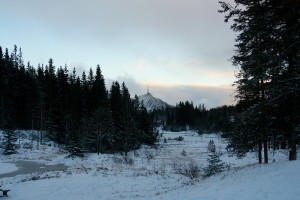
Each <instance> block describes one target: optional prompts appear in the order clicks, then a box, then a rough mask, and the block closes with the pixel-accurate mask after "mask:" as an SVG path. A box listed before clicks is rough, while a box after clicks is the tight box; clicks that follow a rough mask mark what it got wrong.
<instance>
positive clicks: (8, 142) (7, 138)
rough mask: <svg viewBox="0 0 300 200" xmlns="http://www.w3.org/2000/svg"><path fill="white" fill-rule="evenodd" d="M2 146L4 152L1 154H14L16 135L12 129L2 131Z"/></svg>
mask: <svg viewBox="0 0 300 200" xmlns="http://www.w3.org/2000/svg"><path fill="white" fill-rule="evenodd" d="M3 137H4V138H3V146H4V152H3V154H14V153H16V146H17V145H16V143H15V142H16V141H17V139H18V138H17V135H16V133H15V131H14V130H13V129H5V130H4V131H3Z"/></svg>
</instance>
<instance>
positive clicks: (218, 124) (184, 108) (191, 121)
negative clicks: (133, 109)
mask: <svg viewBox="0 0 300 200" xmlns="http://www.w3.org/2000/svg"><path fill="white" fill-rule="evenodd" d="M152 116H153V121H154V124H156V125H163V128H164V129H165V130H170V131H182V130H188V129H191V130H197V131H198V133H199V134H203V133H212V132H222V133H226V132H229V131H231V130H232V128H233V127H232V125H233V119H234V116H235V106H227V105H224V106H220V107H216V108H211V109H206V108H205V106H204V104H202V105H199V106H194V104H193V102H189V101H185V102H179V103H178V104H176V106H175V107H166V108H165V109H161V110H154V111H153V112H152Z"/></svg>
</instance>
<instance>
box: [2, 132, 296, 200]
mask: <svg viewBox="0 0 300 200" xmlns="http://www.w3.org/2000/svg"><path fill="white" fill-rule="evenodd" d="M179 136H182V137H184V140H183V141H180V142H179V141H176V140H173V139H174V138H176V137H179ZM163 138H166V139H168V140H167V143H164V140H163ZM209 140H214V142H215V144H216V149H217V151H218V153H219V154H220V155H221V159H222V161H224V162H225V163H226V164H227V165H228V166H230V167H229V170H228V171H225V172H223V173H221V174H219V175H216V176H213V177H210V178H207V179H202V178H201V177H199V178H196V179H194V180H192V179H190V178H189V177H186V176H184V175H180V174H177V173H175V170H174V167H173V166H174V163H175V164H176V163H179V164H180V165H182V166H183V165H186V166H189V164H190V163H194V164H196V165H197V166H198V167H199V168H200V175H201V173H202V171H203V170H202V169H203V168H205V167H206V165H207V161H206V159H207V145H208V142H209ZM29 142H30V141H29V140H27V139H23V140H22V141H21V144H25V143H29ZM32 144H33V149H22V150H19V153H18V154H15V155H9V156H5V155H0V169H1V170H0V173H1V174H3V173H6V172H8V171H4V170H8V169H10V168H11V169H13V167H14V166H13V165H9V164H7V162H11V161H22V160H27V161H36V162H39V163H43V164H52V165H53V164H58V163H63V164H65V165H67V166H68V169H67V170H64V171H52V172H47V173H41V172H37V173H33V174H26V175H18V176H15V177H6V178H2V179H0V185H2V187H3V188H7V189H10V190H11V191H10V192H9V193H8V195H9V198H11V199H17V200H18V199H20V200H21V199H22V200H27V199H28V200H29V199H43V200H50V199H56V200H60V199H64V200H76V199H107V200H108V199H114V200H116V199H172V200H175V199H178V200H179V199H187V200H189V199H207V200H209V199H222V200H223V199H224V200H227V199H230V200H233V199H251V200H252V199H263V200H269V199H272V200H276V199H278V200H279V199H280V200H282V199H289V200H296V199H299V196H300V190H299V183H300V162H299V161H294V162H289V161H287V152H286V151H277V152H276V153H275V156H273V154H272V152H270V160H271V161H272V160H274V161H275V162H274V163H271V164H268V165H254V164H255V163H256V162H257V158H256V155H255V153H249V154H248V155H247V156H246V157H245V158H243V159H237V158H236V157H235V156H231V155H229V154H228V153H227V151H226V150H225V147H226V141H224V140H223V139H222V138H220V137H219V136H218V135H217V134H211V135H202V136H199V135H197V134H196V133H194V132H191V131H189V132H180V133H171V132H164V133H163V137H162V138H161V140H160V143H159V145H158V146H157V147H156V148H150V147H147V146H145V147H143V148H141V149H140V150H138V151H135V152H131V153H130V155H129V158H128V159H127V162H125V159H124V156H122V155H120V154H115V155H109V154H103V155H96V154H89V155H87V156H86V157H85V158H83V159H80V158H77V159H74V160H72V159H70V158H65V157H66V156H67V153H66V152H64V151H63V150H61V149H60V148H58V147H57V146H54V145H53V144H51V146H50V143H48V144H45V145H39V149H38V150H37V146H36V143H32ZM2 168H3V170H2ZM14 169H15V168H14Z"/></svg>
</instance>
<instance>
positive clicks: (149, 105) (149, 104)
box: [139, 92, 170, 111]
mask: <svg viewBox="0 0 300 200" xmlns="http://www.w3.org/2000/svg"><path fill="white" fill-rule="evenodd" d="M139 100H140V103H142V104H143V105H144V106H145V107H146V109H147V111H152V110H155V109H162V108H166V107H167V106H170V105H169V104H167V103H166V102H164V101H163V100H161V99H159V98H156V97H154V96H152V94H151V93H149V92H148V93H147V94H144V95H141V96H139Z"/></svg>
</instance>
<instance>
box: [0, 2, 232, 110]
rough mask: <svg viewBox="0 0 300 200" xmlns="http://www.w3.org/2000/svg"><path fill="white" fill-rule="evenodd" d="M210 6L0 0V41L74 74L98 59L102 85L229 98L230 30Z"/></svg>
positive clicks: (213, 100)
mask: <svg viewBox="0 0 300 200" xmlns="http://www.w3.org/2000/svg"><path fill="white" fill-rule="evenodd" d="M232 1H233V0H227V2H232ZM218 9H220V6H219V4H218V0H126V1H125V0H51V1H49V0H43V1H41V0H26V1H24V0H9V1H8V0H0V26H1V30H0V46H1V47H2V48H3V49H4V48H8V49H9V51H12V50H13V46H14V45H15V44H16V45H17V46H18V47H21V48H22V52H23V57H24V61H25V62H27V61H30V63H31V64H32V65H33V66H35V67H36V66H37V65H38V63H40V64H42V63H43V64H47V63H48V60H49V58H53V60H54V65H55V66H57V67H59V66H64V65H65V64H66V65H67V66H68V67H69V69H72V68H73V67H75V68H76V71H77V73H78V75H81V73H82V72H83V71H84V70H85V71H86V72H87V71H88V70H89V68H93V69H95V68H96V66H97V64H100V67H101V70H102V74H103V75H104V78H105V79H106V85H107V88H108V89H109V88H110V84H111V82H112V81H115V80H117V81H119V82H123V81H124V82H125V84H126V85H127V87H128V89H129V91H130V93H131V95H132V96H134V95H135V94H137V95H142V94H145V93H146V92H147V88H148V87H149V90H150V92H151V93H152V95H153V96H155V97H158V98H161V99H162V100H164V101H166V102H167V103H169V104H172V105H175V104H176V103H178V102H179V101H193V103H194V105H199V104H204V105H205V106H206V107H207V108H211V107H216V106H221V105H224V104H227V105H231V104H234V103H235V102H234V97H233V96H234V88H233V87H232V83H233V82H234V81H235V80H236V78H235V76H234V74H235V72H236V71H237V69H236V68H235V67H233V66H232V64H231V62H230V61H229V59H230V58H231V57H232V55H233V54H234V38H235V34H234V32H233V31H232V30H230V24H226V23H224V15H223V14H220V13H218Z"/></svg>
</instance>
